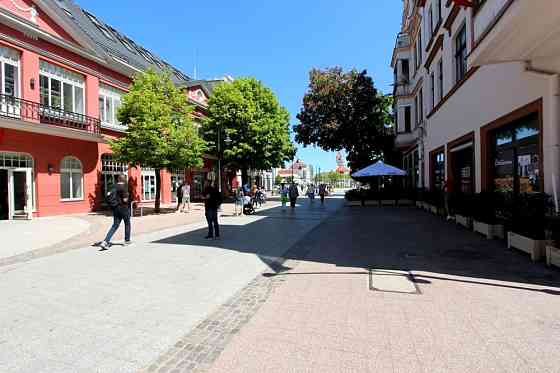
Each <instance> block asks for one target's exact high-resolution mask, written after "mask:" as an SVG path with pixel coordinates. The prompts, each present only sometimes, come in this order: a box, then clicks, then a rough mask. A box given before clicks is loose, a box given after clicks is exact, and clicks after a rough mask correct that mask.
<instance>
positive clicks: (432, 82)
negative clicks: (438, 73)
mask: <svg viewBox="0 0 560 373" xmlns="http://www.w3.org/2000/svg"><path fill="white" fill-rule="evenodd" d="M430 89H431V90H432V95H431V97H430V98H431V100H432V106H431V107H430V109H432V110H433V109H434V107H435V106H436V79H435V76H434V73H433V72H432V73H431V74H430Z"/></svg>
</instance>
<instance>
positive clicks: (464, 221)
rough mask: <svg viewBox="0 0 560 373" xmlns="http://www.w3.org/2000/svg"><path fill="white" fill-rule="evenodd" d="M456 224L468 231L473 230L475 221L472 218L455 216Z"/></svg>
mask: <svg viewBox="0 0 560 373" xmlns="http://www.w3.org/2000/svg"><path fill="white" fill-rule="evenodd" d="M455 222H456V223H457V224H459V225H462V226H463V227H465V228H467V229H472V225H473V220H472V218H471V217H468V216H463V215H459V214H455Z"/></svg>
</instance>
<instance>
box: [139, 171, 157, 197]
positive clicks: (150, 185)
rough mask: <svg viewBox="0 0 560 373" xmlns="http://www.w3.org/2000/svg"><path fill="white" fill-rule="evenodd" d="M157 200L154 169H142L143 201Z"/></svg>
mask: <svg viewBox="0 0 560 373" xmlns="http://www.w3.org/2000/svg"><path fill="white" fill-rule="evenodd" d="M155 199H156V173H155V170H154V169H153V168H142V200H144V201H153V200H155Z"/></svg>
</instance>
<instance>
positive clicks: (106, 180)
mask: <svg viewBox="0 0 560 373" xmlns="http://www.w3.org/2000/svg"><path fill="white" fill-rule="evenodd" d="M127 173H128V165H127V164H126V163H121V162H118V161H116V160H115V158H114V157H113V154H108V153H106V154H103V155H102V156H101V175H102V177H103V191H104V192H105V195H107V193H109V192H110V191H111V189H112V188H113V185H115V184H116V183H117V178H118V176H119V175H121V174H124V175H126V174H127Z"/></svg>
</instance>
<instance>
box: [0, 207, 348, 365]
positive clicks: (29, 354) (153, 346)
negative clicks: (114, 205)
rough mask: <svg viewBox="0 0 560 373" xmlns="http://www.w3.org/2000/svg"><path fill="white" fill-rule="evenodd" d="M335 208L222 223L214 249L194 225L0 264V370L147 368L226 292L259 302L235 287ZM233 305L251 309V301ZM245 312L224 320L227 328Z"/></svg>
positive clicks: (272, 212)
mask: <svg viewBox="0 0 560 373" xmlns="http://www.w3.org/2000/svg"><path fill="white" fill-rule="evenodd" d="M340 205H341V200H340V199H337V200H329V201H328V204H327V206H325V207H321V206H320V205H319V204H318V203H317V204H316V205H314V206H311V205H309V204H307V203H306V202H304V201H303V200H302V206H300V207H299V208H298V209H296V211H291V210H288V211H283V210H281V209H280V208H277V207H271V208H269V209H266V210H265V209H263V210H261V211H260V212H259V213H258V214H257V215H254V216H245V217H224V218H222V240H221V241H208V240H205V239H204V238H203V237H204V235H205V233H206V232H205V223H204V222H199V223H193V224H190V225H185V226H182V227H173V228H167V229H164V230H160V231H156V232H151V233H146V234H141V235H136V236H135V237H134V240H135V244H134V245H133V246H130V247H122V246H113V247H112V248H111V249H110V250H108V251H105V252H100V251H98V249H97V248H94V247H91V246H88V247H83V248H79V249H75V250H67V251H65V252H62V253H58V254H56V255H48V256H44V257H39V258H34V259H33V260H27V261H21V262H17V263H13V264H7V265H4V266H1V267H0V294H1V296H2V307H1V308H0V372H2V373H13V372H22V373H23V372H25V373H28V372H33V373H42V372H48V373H51V372H57V373H62V372H73V373H76V372H87V373H89V372H126V373H129V372H138V371H139V370H141V369H144V368H148V367H150V366H151V365H152V364H153V363H154V362H156V361H157V360H158V358H159V357H160V356H165V354H166V353H167V352H168V351H169V349H170V348H171V347H172V346H174V345H176V344H177V342H178V341H182V340H184V338H185V336H187V335H189V334H190V333H191V332H192V331H193V330H195V331H196V330H198V328H197V329H195V328H196V326H197V325H199V324H200V323H201V322H203V321H204V320H206V319H208V318H209V317H210V316H211V315H212V314H214V313H215V312H219V310H220V309H221V308H220V307H221V306H222V305H224V304H227V302H228V300H230V299H232V297H233V296H234V295H235V294H250V295H249V299H257V298H259V299H263V297H264V298H265V296H263V295H261V292H262V291H263V288H262V286H261V285H255V286H253V289H254V291H253V292H250V291H249V290H247V289H245V290H243V289H244V288H245V287H246V286H247V284H250V283H251V281H253V280H254V279H255V278H256V276H257V275H258V274H260V273H262V272H263V271H265V270H267V268H271V267H272V268H281V267H278V266H279V265H280V264H279V263H280V262H279V261H280V260H281V259H279V258H280V257H281V256H282V254H283V253H285V252H286V251H287V250H288V249H289V248H291V247H293V246H294V244H295V243H297V242H298V241H299V240H301V239H302V238H303V237H304V236H305V235H306V234H308V232H309V231H311V230H312V229H314V228H315V227H316V226H318V225H319V224H320V223H321V222H322V221H324V219H325V218H327V217H328V216H329V215H331V214H332V213H333V212H334V211H336V210H337V209H338V208H339V207H340ZM269 206H274V204H273V203H271V204H270V205H269ZM226 215H227V212H226ZM136 224H138V223H136ZM90 241H91V240H90ZM267 286H268V285H267ZM240 299H245V300H244V301H243V303H244V304H243V309H245V308H249V309H251V308H253V311H254V308H255V305H256V303H255V302H254V301H252V300H251V301H246V299H248V298H247V296H245V295H242V296H240ZM224 307H226V306H224ZM241 309H242V308H241V307H238V306H232V307H230V312H231V314H236V312H235V311H237V310H239V311H240V312H241ZM246 314H247V313H246V312H245V311H243V316H240V317H235V318H233V319H232V323H233V324H232V325H237V326H234V329H240V328H241V326H242V324H243V322H244V320H246V319H247V318H246ZM219 317H220V316H219V314H218V318H219ZM203 325H204V328H206V329H212V328H215V329H219V328H217V327H216V325H215V324H208V323H207V324H203ZM205 343H207V345H209V344H208V343H209V342H205ZM197 348H200V347H199V346H197ZM212 354H213V356H216V355H217V354H218V351H217V350H214V351H212Z"/></svg>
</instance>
